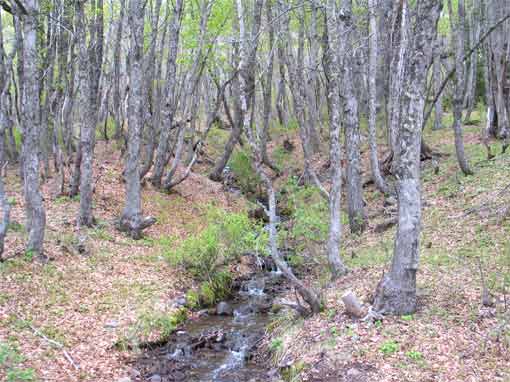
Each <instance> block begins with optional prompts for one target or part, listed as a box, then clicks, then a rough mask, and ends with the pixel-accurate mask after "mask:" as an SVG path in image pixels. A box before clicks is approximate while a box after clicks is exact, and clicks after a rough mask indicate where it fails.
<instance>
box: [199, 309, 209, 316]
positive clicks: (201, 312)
mask: <svg viewBox="0 0 510 382" xmlns="http://www.w3.org/2000/svg"><path fill="white" fill-rule="evenodd" d="M208 315H209V310H208V309H202V310H199V311H198V312H197V316H198V318H202V317H207V316H208Z"/></svg>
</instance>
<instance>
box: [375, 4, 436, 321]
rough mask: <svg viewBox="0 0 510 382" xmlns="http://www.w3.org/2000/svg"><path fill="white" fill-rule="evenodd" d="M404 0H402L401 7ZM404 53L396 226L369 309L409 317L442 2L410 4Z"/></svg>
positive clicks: (413, 302) (413, 299) (413, 304)
mask: <svg viewBox="0 0 510 382" xmlns="http://www.w3.org/2000/svg"><path fill="white" fill-rule="evenodd" d="M406 1H407V0H404V6H405V3H406ZM416 7H417V9H416V10H415V20H414V28H413V31H414V32H413V36H412V42H411V44H410V50H409V52H408V54H407V56H406V58H407V59H406V61H407V65H406V68H407V70H406V71H405V78H404V81H403V83H404V92H403V93H402V94H403V95H404V97H403V102H402V104H403V106H404V110H405V112H404V113H403V114H402V116H403V118H402V125H401V128H400V129H399V131H400V133H399V136H398V142H399V147H400V150H399V151H398V155H397V157H396V176H397V195H398V226H397V234H396V237H395V249H394V254H393V260H392V264H391V269H390V271H389V273H387V274H385V275H384V276H383V278H382V280H381V282H380V283H379V286H378V287H377V290H376V296H375V301H374V307H375V310H376V311H379V312H381V313H385V314H397V315H398V314H410V313H414V312H415V310H416V272H417V270H418V261H419V251H420V228H421V189H420V151H421V150H420V147H421V133H422V124H423V116H424V114H423V112H424V107H425V87H426V80H427V71H428V66H429V63H430V62H431V58H432V44H433V41H434V38H435V34H436V31H437V22H438V20H439V15H440V13H441V8H442V4H441V2H440V1H439V0H424V1H421V2H419V4H418V5H416Z"/></svg>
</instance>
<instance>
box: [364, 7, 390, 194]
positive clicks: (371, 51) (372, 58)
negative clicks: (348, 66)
mask: <svg viewBox="0 0 510 382" xmlns="http://www.w3.org/2000/svg"><path fill="white" fill-rule="evenodd" d="M368 8H369V9H368V12H369V30H368V35H369V48H368V109H369V110H368V113H369V114H368V141H369V146H370V167H371V169H372V178H373V180H374V183H375V186H376V187H377V189H378V190H379V191H381V192H382V193H383V194H388V193H389V188H388V185H387V184H386V181H385V180H384V178H383V176H382V174H381V169H380V168H379V156H378V154H377V128H376V123H377V107H376V99H377V80H376V77H377V51H378V35H377V33H378V28H377V19H376V13H375V12H376V9H377V7H376V1H375V0H369V1H368Z"/></svg>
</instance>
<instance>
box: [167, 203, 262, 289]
mask: <svg viewBox="0 0 510 382" xmlns="http://www.w3.org/2000/svg"><path fill="white" fill-rule="evenodd" d="M207 221H208V222H209V224H208V225H207V227H206V228H205V229H204V230H203V231H202V232H201V233H199V234H198V235H196V236H190V237H188V238H187V239H185V240H184V241H183V242H182V243H181V244H180V245H179V246H178V247H177V248H175V249H172V250H170V251H168V252H167V253H166V257H167V259H168V260H169V262H170V263H171V264H173V265H181V266H183V267H184V268H185V269H186V270H187V271H189V272H190V273H191V274H192V275H193V276H194V277H196V278H197V279H198V280H200V281H209V282H211V281H213V280H214V276H215V273H216V272H217V271H218V270H220V269H221V268H222V267H223V266H225V265H227V264H229V263H231V262H232V261H234V260H235V259H236V258H237V257H238V256H240V255H242V254H243V253H246V252H249V251H253V250H255V249H256V248H265V245H264V242H265V241H266V235H264V234H262V229H261V227H260V226H257V225H256V224H255V223H253V222H252V221H251V220H250V219H249V217H248V215H247V214H246V213H228V212H226V211H223V210H220V209H217V208H211V209H210V210H209V213H208V216H207Z"/></svg>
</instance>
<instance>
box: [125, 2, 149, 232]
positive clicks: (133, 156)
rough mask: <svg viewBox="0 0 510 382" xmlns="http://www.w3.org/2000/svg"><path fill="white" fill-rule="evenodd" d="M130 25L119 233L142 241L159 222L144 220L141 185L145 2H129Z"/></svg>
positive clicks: (146, 218)
mask: <svg viewBox="0 0 510 382" xmlns="http://www.w3.org/2000/svg"><path fill="white" fill-rule="evenodd" d="M128 4H129V7H128V8H129V9H128V21H129V29H130V30H129V32H130V43H131V46H130V52H129V84H130V89H129V100H128V102H129V115H128V132H129V133H128V149H127V156H126V168H125V172H124V174H125V179H126V202H125V205H124V210H123V212H122V215H121V217H120V220H119V229H120V230H121V231H124V232H127V233H128V234H129V236H131V237H132V238H133V239H140V238H141V236H142V231H143V230H144V229H145V228H147V227H149V226H150V225H152V224H154V223H155V222H156V219H155V218H152V217H143V215H142V200H141V184H140V146H141V133H142V125H143V121H144V112H145V111H144V110H143V107H144V100H143V94H144V91H143V87H144V84H143V41H144V30H143V29H144V13H145V4H146V2H145V1H144V0H129V2H128Z"/></svg>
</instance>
